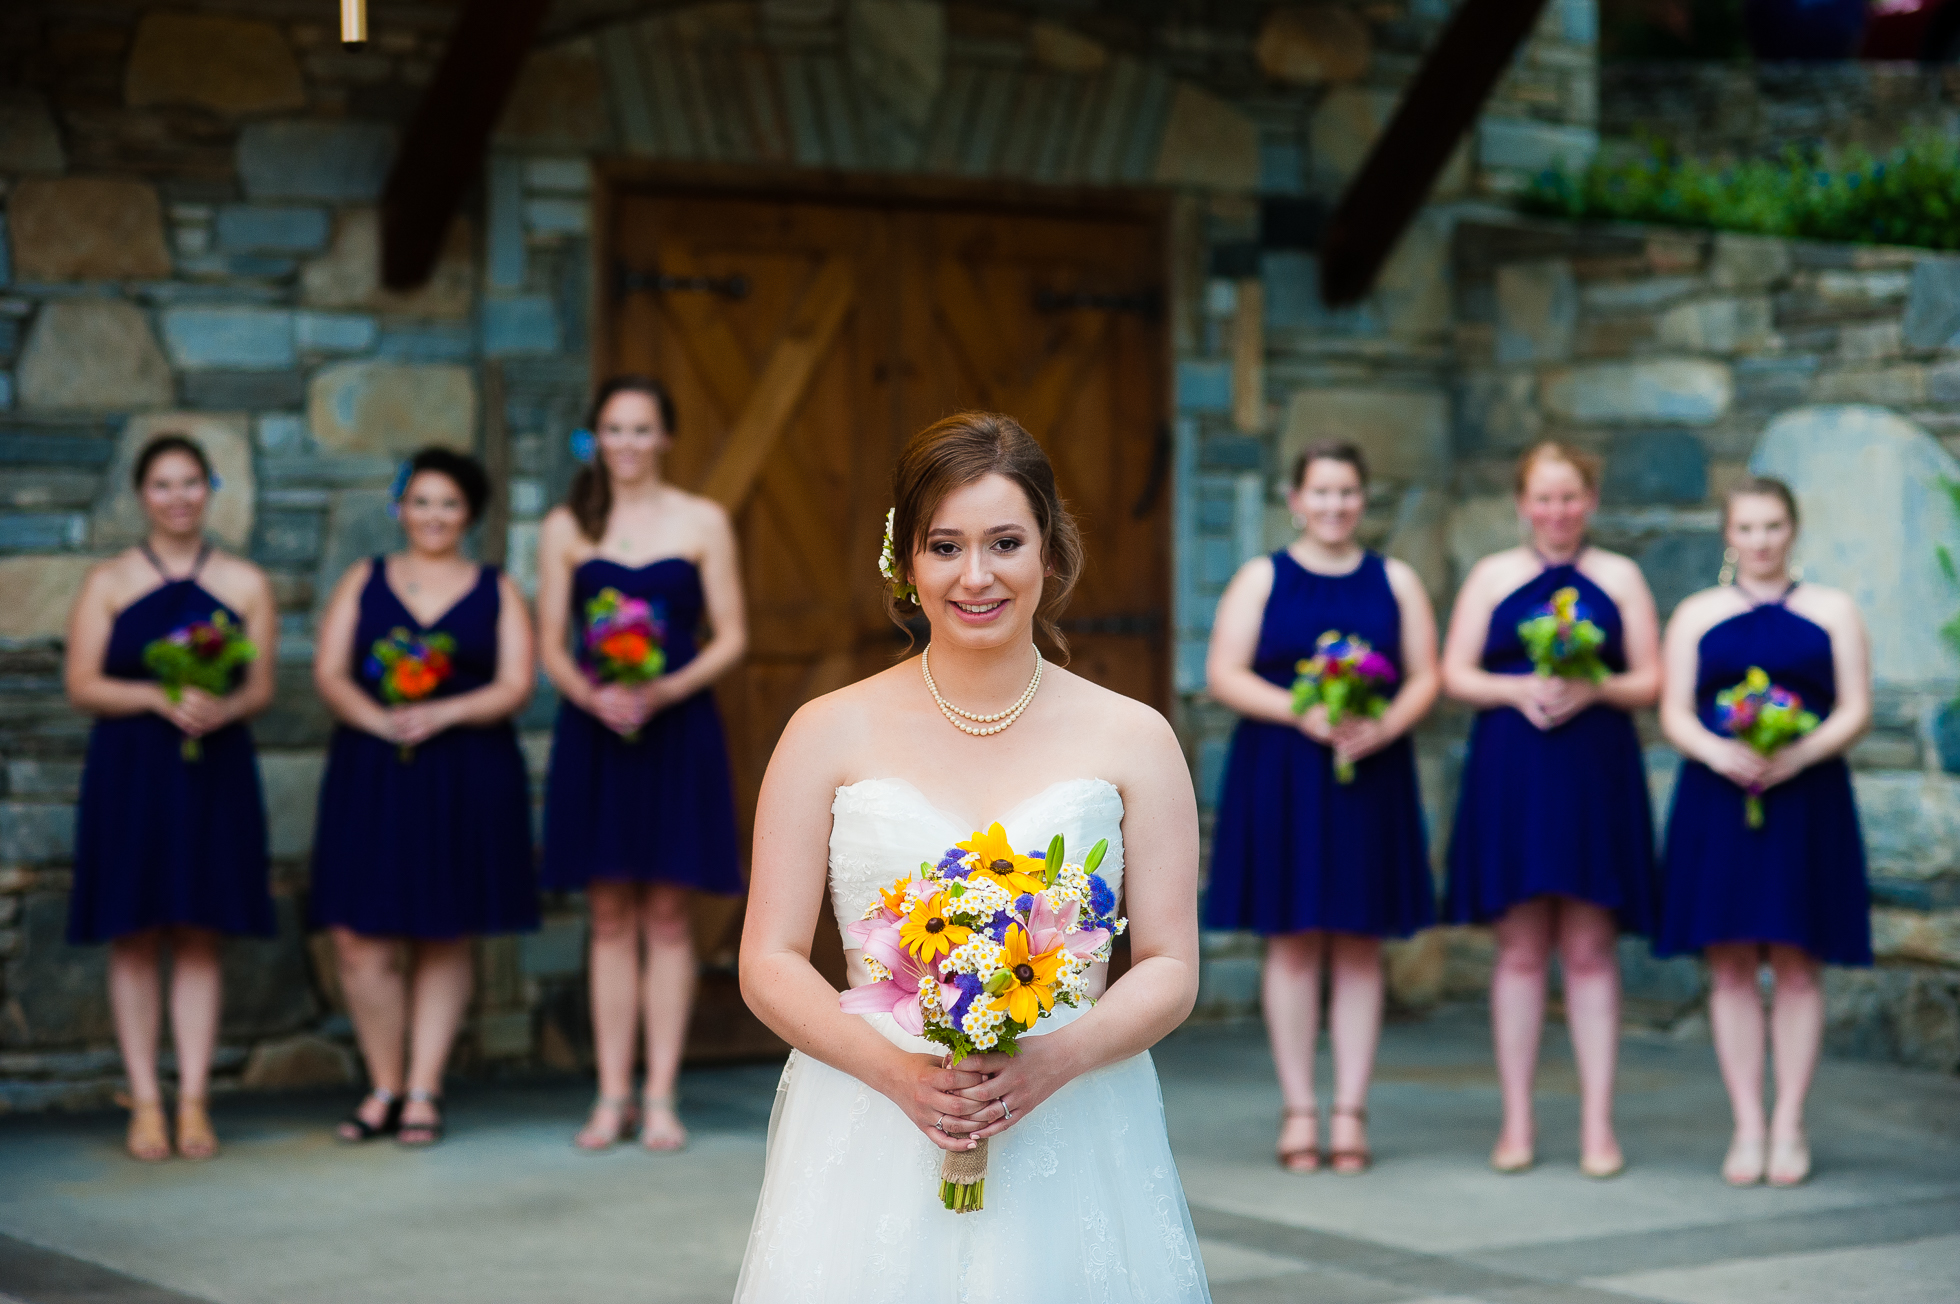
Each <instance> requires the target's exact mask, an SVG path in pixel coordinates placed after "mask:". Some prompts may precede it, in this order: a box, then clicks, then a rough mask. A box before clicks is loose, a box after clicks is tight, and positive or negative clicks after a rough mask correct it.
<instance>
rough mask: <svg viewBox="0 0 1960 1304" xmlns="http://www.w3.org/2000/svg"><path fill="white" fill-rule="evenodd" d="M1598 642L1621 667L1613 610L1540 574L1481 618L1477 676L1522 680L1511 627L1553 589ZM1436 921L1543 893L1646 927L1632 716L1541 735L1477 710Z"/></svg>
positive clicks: (1648, 893) (1636, 929)
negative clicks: (1580, 612) (1566, 595)
mask: <svg viewBox="0 0 1960 1304" xmlns="http://www.w3.org/2000/svg"><path fill="white" fill-rule="evenodd" d="M1567 587H1570V588H1575V589H1577V590H1578V591H1579V602H1580V604H1581V605H1582V606H1583V607H1584V608H1585V609H1586V610H1585V614H1586V615H1587V616H1589V617H1590V618H1591V620H1592V621H1593V623H1594V624H1596V625H1598V626H1599V627H1600V629H1601V631H1602V632H1604V633H1605V635H1606V642H1605V645H1604V646H1603V647H1601V648H1600V659H1601V660H1603V661H1604V662H1605V663H1606V665H1607V668H1608V669H1610V670H1612V671H1614V672H1616V673H1617V672H1619V671H1623V670H1625V669H1626V646H1625V629H1624V626H1623V625H1622V623H1621V620H1620V609H1619V607H1618V606H1617V605H1616V604H1615V603H1614V601H1613V599H1612V598H1610V597H1608V596H1607V595H1606V591H1605V590H1604V589H1602V588H1600V587H1599V586H1598V585H1597V584H1595V583H1593V582H1592V581H1591V580H1590V579H1588V578H1587V577H1586V576H1585V574H1584V573H1583V572H1581V571H1580V569H1579V568H1578V566H1576V565H1575V564H1573V563H1572V562H1565V563H1562V564H1559V565H1554V566H1547V567H1546V568H1545V569H1544V570H1543V571H1540V572H1539V573H1538V574H1537V575H1535V576H1533V577H1532V578H1531V579H1530V580H1527V581H1526V582H1525V583H1524V584H1522V585H1520V586H1519V587H1518V588H1517V589H1515V590H1513V591H1512V592H1511V593H1510V594H1509V595H1508V596H1506V597H1505V598H1504V600H1503V601H1502V602H1499V603H1498V604H1497V609H1496V610H1495V611H1493V612H1492V613H1491V617H1490V632H1489V633H1488V634H1487V635H1486V636H1485V639H1484V655H1483V667H1484V669H1485V670H1487V671H1489V672H1490V673H1492V674H1497V675H1528V674H1531V673H1532V664H1531V658H1530V657H1529V656H1528V655H1527V654H1526V652H1525V648H1524V642H1523V640H1522V639H1520V638H1519V636H1518V626H1519V624H1521V623H1522V622H1523V621H1525V620H1528V619H1530V617H1531V616H1532V615H1533V613H1535V612H1536V611H1538V609H1539V608H1541V607H1544V606H1545V605H1546V604H1547V603H1549V602H1550V601H1551V599H1552V595H1553V594H1554V593H1556V592H1557V591H1558V590H1560V589H1563V588H1567ZM1449 860H1450V873H1449V885H1448V888H1447V892H1446V896H1445V904H1444V917H1445V919H1447V920H1448V921H1449V922H1450V923H1454V924H1482V923H1488V922H1490V921H1491V920H1494V919H1496V918H1497V917H1498V916H1500V915H1502V914H1503V913H1504V912H1505V911H1507V910H1509V909H1510V908H1511V907H1512V906H1514V905H1517V904H1518V903H1520V902H1523V901H1529V900H1531V899H1532V898H1534V897H1541V896H1554V895H1555V896H1566V897H1575V898H1577V899H1578V900H1581V901H1589V902H1591V903H1592V904H1594V905H1597V906H1604V907H1605V908H1607V909H1609V910H1611V911H1613V912H1614V914H1615V915H1616V916H1617V918H1618V920H1619V925H1620V927H1621V928H1622V929H1623V930H1625V931H1627V932H1633V933H1642V934H1645V933H1649V932H1651V931H1652V930H1653V925H1654V904H1655V903H1654V827H1653V809H1652V806H1651V804H1650V799H1649V797H1648V794H1647V773H1646V767H1645V765H1644V763H1643V762H1642V760H1641V755H1640V739H1639V737H1638V735H1637V734H1636V733H1635V732H1634V727H1633V717H1632V716H1631V715H1629V714H1628V713H1627V712H1625V711H1622V710H1620V709H1619V708H1617V707H1612V706H1607V705H1606V704H1604V703H1595V704H1594V705H1592V706H1589V707H1587V708H1586V709H1585V710H1583V711H1581V712H1579V714H1577V715H1575V716H1573V717H1572V718H1571V719H1570V720H1567V721H1566V722H1565V723H1564V724H1562V725H1559V726H1558V727H1557V728H1556V729H1549V730H1541V729H1539V728H1538V727H1537V726H1536V725H1534V724H1532V723H1531V721H1529V720H1527V719H1526V718H1525V716H1524V713H1523V712H1522V711H1519V710H1518V709H1517V708H1515V707H1511V706H1496V707H1490V708H1488V709H1486V710H1483V711H1479V712H1478V713H1477V719H1476V723H1475V724H1473V725H1472V726H1471V729H1470V749H1469V754H1468V755H1467V756H1466V757H1465V758H1464V762H1463V784H1462V788H1461V790H1460V795H1459V797H1458V800H1457V809H1456V824H1455V827H1454V828H1453V829H1452V830H1451V834H1450V857H1449Z"/></svg>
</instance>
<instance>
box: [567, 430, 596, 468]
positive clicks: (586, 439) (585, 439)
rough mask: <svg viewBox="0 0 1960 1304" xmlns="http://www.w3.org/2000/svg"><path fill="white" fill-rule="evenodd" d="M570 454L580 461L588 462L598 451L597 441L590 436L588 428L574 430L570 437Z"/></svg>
mask: <svg viewBox="0 0 1960 1304" xmlns="http://www.w3.org/2000/svg"><path fill="white" fill-rule="evenodd" d="M571 445H572V456H573V457H575V458H577V459H578V460H579V461H581V462H590V461H591V460H592V455H593V454H594V453H595V452H597V451H598V447H599V442H598V440H596V439H594V438H593V437H592V432H591V431H590V430H574V431H573V432H572V438H571Z"/></svg>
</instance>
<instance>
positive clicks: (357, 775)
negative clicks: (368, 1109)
mask: <svg viewBox="0 0 1960 1304" xmlns="http://www.w3.org/2000/svg"><path fill="white" fill-rule="evenodd" d="M385 563H386V559H385V558H382V557H376V558H375V559H374V560H373V562H371V563H370V565H369V573H368V581H367V584H366V585H365V586H364V587H363V588H362V589H361V619H360V623H359V624H358V625H357V626H356V627H355V630H354V656H353V664H354V677H355V679H356V680H357V681H358V682H359V683H360V685H361V687H362V689H363V690H364V691H366V692H367V694H368V695H369V696H370V697H372V698H374V699H375V700H376V701H377V702H378V701H381V700H383V699H382V696H381V689H380V685H379V683H378V682H377V679H376V677H375V676H374V675H373V673H372V672H371V669H370V667H369V665H368V652H369V649H371V648H372V647H373V646H374V644H375V642H376V640H378V639H384V638H386V637H388V635H389V633H390V632H391V631H393V630H395V629H405V630H407V631H408V632H409V633H410V634H411V635H424V634H434V633H443V634H447V635H449V637H450V638H451V639H453V640H455V644H456V648H455V651H454V652H453V653H452V654H451V657H450V661H451V670H450V675H449V678H447V679H445V680H444V681H443V682H442V683H441V684H440V685H439V686H438V687H437V688H436V690H435V693H434V694H433V695H432V698H431V699H430V700H433V699H434V698H443V697H456V696H459V695H461V694H463V693H468V692H473V691H475V690H476V689H479V688H482V687H484V686H485V685H486V684H489V683H490V682H491V681H492V680H494V679H495V678H496V677H497V618H498V614H499V612H500V611H501V609H502V607H503V593H502V590H501V588H500V587H499V585H498V583H497V568H496V567H494V566H484V567H482V568H480V569H479V571H478V574H477V579H476V586H475V587H474V588H472V589H471V590H470V591H469V592H468V593H466V594H464V595H463V596H462V597H461V598H459V599H458V600H457V601H456V604H455V605H454V606H452V607H451V608H450V609H449V610H448V611H446V612H444V613H443V614H442V615H441V616H440V617H439V618H438V619H437V620H436V621H435V623H433V624H430V625H424V624H422V623H421V622H420V621H418V620H416V619H415V617H414V616H412V615H411V614H409V611H408V608H407V607H405V606H403V605H402V602H401V599H400V598H398V597H396V596H395V591H394V590H393V589H392V588H390V587H388V568H387V566H386V564H385ZM534 865H535V858H534V850H533V845H532V841H531V786H530V782H529V780H528V778H527V777H526V775H525V772H524V756H523V754H522V753H521V752H520V751H519V750H518V747H517V730H516V728H515V727H514V726H513V725H512V724H511V722H510V721H509V720H499V721H497V722H496V723H495V724H486V725H471V726H464V727H459V728H454V729H445V730H443V731H442V732H441V733H439V734H437V735H436V736H435V737H433V738H429V739H426V740H425V741H423V742H420V743H417V744H416V745H415V750H414V752H413V754H412V756H411V759H409V760H406V761H405V760H403V759H402V756H401V750H400V748H398V747H397V746H396V745H395V744H394V743H392V742H389V741H388V740H387V739H385V738H377V737H375V736H374V735H373V734H371V733H367V732H365V731H364V730H360V729H355V728H352V727H350V726H348V725H341V726H340V727H339V728H338V729H335V730H334V734H333V742H332V744H331V746H330V747H329V749H328V752H327V773H326V778H325V779H324V780H323V781H322V782H321V784H320V808H319V820H318V823H317V824H316V825H315V829H314V834H313V925H314V927H316V928H326V927H329V926H338V927H341V928H347V929H350V930H352V931H353V932H356V933H360V934H363V935H365V936H369V937H412V938H417V939H421V940H425V941H445V940H451V939H455V938H459V937H473V936H478V935H481V934H485V933H516V932H525V931H528V930H530V929H533V928H536V927H537V926H538V887H537V873H536V870H535V869H534Z"/></svg>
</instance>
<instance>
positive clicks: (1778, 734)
mask: <svg viewBox="0 0 1960 1304" xmlns="http://www.w3.org/2000/svg"><path fill="white" fill-rule="evenodd" d="M1715 716H1716V719H1717V720H1718V721H1720V723H1721V726H1722V729H1723V731H1724V732H1726V733H1727V734H1728V735H1729V737H1731V738H1733V739H1735V740H1736V741H1737V742H1739V743H1742V744H1743V745H1744V746H1746V747H1749V748H1751V749H1752V750H1754V751H1756V752H1759V753H1760V754H1762V755H1764V756H1769V755H1771V754H1773V753H1774V752H1775V751H1776V750H1777V749H1778V748H1780V747H1783V746H1785V745H1786V744H1788V743H1791V742H1794V741H1795V740H1797V739H1798V738H1801V737H1803V736H1804V735H1805V734H1807V733H1809V732H1810V731H1811V730H1812V729H1815V728H1816V727H1817V725H1818V719H1817V713H1816V712H1814V711H1806V710H1804V709H1803V699H1802V698H1801V697H1798V696H1797V695H1796V694H1795V693H1793V692H1791V691H1790V690H1789V689H1787V688H1780V687H1778V686H1777V685H1775V684H1772V683H1771V682H1770V681H1769V675H1768V673H1766V672H1765V671H1764V670H1763V668H1762V667H1761V666H1750V667H1749V673H1748V674H1746V675H1744V676H1743V677H1742V682H1741V683H1739V684H1736V685H1735V686H1733V687H1731V688H1724V689H1723V690H1722V691H1721V692H1719V693H1717V694H1715ZM1742 811H1743V818H1744V819H1746V820H1747V821H1748V823H1749V827H1750V828H1752V829H1759V828H1761V827H1762V826H1763V794H1762V793H1760V792H1757V791H1755V790H1753V789H1752V790H1751V791H1750V792H1749V794H1748V795H1747V797H1746V798H1744V800H1743V805H1742Z"/></svg>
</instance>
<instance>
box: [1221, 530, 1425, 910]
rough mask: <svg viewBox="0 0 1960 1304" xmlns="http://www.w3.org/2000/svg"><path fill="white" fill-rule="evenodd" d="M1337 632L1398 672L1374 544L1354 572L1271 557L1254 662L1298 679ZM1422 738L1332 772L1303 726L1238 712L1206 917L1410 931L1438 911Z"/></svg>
mask: <svg viewBox="0 0 1960 1304" xmlns="http://www.w3.org/2000/svg"><path fill="white" fill-rule="evenodd" d="M1328 630H1337V631H1339V632H1340V633H1342V634H1352V635H1356V636H1358V637H1360V638H1364V639H1366V640H1367V641H1368V642H1369V643H1370V644H1371V645H1372V646H1373V647H1374V648H1375V650H1376V651H1378V652H1380V653H1381V654H1382V655H1383V656H1385V657H1387V658H1388V659H1389V660H1390V661H1391V662H1393V663H1394V665H1395V669H1396V672H1397V673H1398V674H1399V673H1400V672H1401V669H1402V611H1401V607H1400V606H1399V605H1398V604H1397V603H1396V600H1395V593H1394V591H1393V590H1392V589H1391V588H1390V587H1389V583H1388V567H1387V564H1386V563H1385V562H1383V560H1382V559H1381V557H1380V556H1379V555H1378V554H1376V553H1372V552H1370V553H1366V554H1364V555H1363V556H1362V559H1361V564H1360V565H1359V566H1358V567H1356V568H1355V569H1354V570H1353V571H1350V572H1349V573H1348V574H1346V575H1322V574H1319V573H1317V572H1314V571H1310V570H1307V569H1306V568H1305V567H1303V566H1301V565H1300V563H1299V562H1297V561H1295V560H1294V559H1293V555H1292V554H1291V553H1289V552H1287V551H1286V550H1285V549H1283V548H1282V549H1281V550H1280V551H1278V552H1276V553H1274V554H1273V588H1272V593H1271V594H1270V595H1269V596H1268V597H1267V599H1266V611H1265V615H1264V616H1263V618H1262V619H1261V621H1260V625H1259V646H1258V649H1257V650H1256V651H1255V652H1254V654H1253V661H1252V668H1253V671H1254V672H1255V673H1256V674H1258V675H1259V677H1260V678H1262V679H1264V680H1266V681H1268V682H1269V683H1273V684H1276V685H1278V686H1280V687H1282V688H1287V687H1291V685H1292V683H1293V679H1294V667H1295V665H1296V664H1297V663H1298V662H1299V661H1301V660H1302V659H1304V658H1306V657H1310V656H1312V655H1313V653H1314V641H1315V640H1316V639H1318V638H1319V637H1320V636H1321V635H1322V634H1324V633H1326V632H1327V631H1328ZM1435 897H1436V890H1435V885H1434V883H1433V882H1432V880H1431V879H1430V875H1429V850H1428V841H1427V839H1426V837H1425V835H1424V832H1423V819H1422V799H1421V797H1420V795H1419V793H1418V790H1417V787H1416V762H1415V748H1414V746H1413V745H1412V743H1411V742H1410V740H1409V736H1408V735H1407V734H1404V735H1403V736H1402V737H1400V738H1397V739H1396V740H1395V741H1394V742H1392V743H1390V744H1389V745H1388V746H1387V747H1384V748H1383V749H1382V750H1381V751H1379V752H1376V753H1375V754H1374V755H1372V756H1368V757H1365V758H1363V759H1362V760H1361V761H1359V762H1357V763H1356V764H1355V767H1354V781H1353V782H1352V783H1341V782H1339V781H1337V780H1336V779H1335V777H1334V753H1333V749H1332V748H1329V747H1327V746H1325V745H1323V744H1321V743H1318V742H1315V741H1314V740H1313V739H1311V738H1309V737H1307V736H1306V735H1305V734H1303V733H1301V732H1300V731H1299V730H1298V729H1295V728H1292V727H1291V726H1288V725H1283V724H1272V723H1269V722H1267V721H1264V720H1241V721H1240V722H1239V727H1238V730H1237V731H1236V732H1235V733H1234V734H1233V735H1232V752H1231V756H1230V758H1229V759H1228V760H1227V762H1226V767H1225V787H1224V791H1223V793H1222V794H1221V795H1220V797H1219V802H1218V820H1217V823H1216V825H1215V826H1214V830H1213V834H1212V858H1211V883H1210V887H1209V889H1208V890H1207V895H1206V901H1205V923H1206V926H1207V927H1209V928H1234V929H1251V930H1253V931H1255V932H1259V933H1263V934H1266V935H1267V936H1273V935H1275V934H1282V933H1298V932H1305V931H1308V930H1313V929H1327V930H1331V931H1334V932H1341V933H1359V934H1365V935H1368V936H1373V937H1407V936H1408V935H1409V934H1411V933H1413V932H1415V931H1416V930H1418V929H1421V928H1427V927H1428V926H1429V925H1430V924H1432V923H1434V922H1435V916H1436V904H1435Z"/></svg>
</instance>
